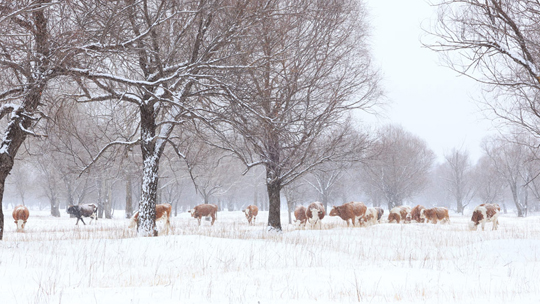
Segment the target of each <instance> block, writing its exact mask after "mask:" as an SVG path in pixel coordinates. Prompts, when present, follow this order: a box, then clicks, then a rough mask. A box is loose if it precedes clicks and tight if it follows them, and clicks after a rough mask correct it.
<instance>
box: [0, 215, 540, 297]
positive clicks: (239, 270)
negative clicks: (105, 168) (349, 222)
mask: <svg viewBox="0 0 540 304" xmlns="http://www.w3.org/2000/svg"><path fill="white" fill-rule="evenodd" d="M266 216H267V215H266V214H265V213H264V212H263V213H262V214H260V215H259V218H258V223H257V224H256V225H255V226H249V225H247V221H246V220H245V218H244V217H243V215H242V214H241V213H240V212H220V214H219V218H218V221H217V222H216V224H215V225H214V226H210V224H209V222H203V225H202V226H200V227H199V226H198V225H197V222H196V220H193V219H191V218H189V217H188V214H182V215H181V216H179V217H176V218H173V219H172V220H171V221H172V227H173V231H172V233H171V234H170V235H164V236H161V237H158V238H136V237H135V231H134V230H130V229H128V228H127V220H126V219H113V220H99V221H97V223H96V225H94V224H92V225H86V226H84V225H79V226H78V227H76V226H75V225H74V222H75V220H74V219H69V218H67V217H66V218H60V219H57V218H52V217H47V216H44V217H34V218H31V221H29V222H28V226H27V231H26V232H24V233H15V232H14V230H15V225H13V227H6V233H5V238H4V242H1V243H0V262H1V263H0V278H4V279H0V286H2V288H0V298H2V299H6V301H8V302H4V301H2V303H11V302H9V301H11V300H18V301H19V303H60V302H65V303H71V302H72V301H74V300H77V302H78V303H132V302H133V303H146V302H147V301H156V300H159V301H160V302H164V303H178V301H181V302H187V303H201V302H202V303H207V302H208V303H209V302H212V303H257V301H261V303H283V302H290V303H311V302H313V301H319V302H321V301H322V302H335V303H342V302H374V303H380V302H399V303H418V302H427V301H436V302H438V303H472V302H474V303H482V302H486V303H487V302H490V303H493V302H496V303H510V302H516V301H519V302H520V303H528V302H527V301H529V300H531V299H536V298H538V297H539V296H540V284H539V283H537V281H536V280H533V279H534V278H536V273H538V270H540V241H539V240H540V217H530V218H527V219H517V218H514V217H509V216H506V217H502V219H501V225H500V226H499V230H497V231H491V230H490V229H491V225H490V224H489V225H487V230H486V231H476V232H471V231H468V230H467V227H466V222H467V218H466V217H452V222H451V223H450V224H447V225H432V224H409V225H400V224H387V223H385V224H379V225H373V226H369V227H362V228H360V227H354V228H352V227H351V228H347V227H346V224H345V223H344V222H343V221H341V220H339V219H337V218H330V217H328V218H325V219H324V220H323V228H322V229H320V230H319V229H316V230H311V229H296V228H295V227H294V226H289V225H284V231H283V233H271V232H266V227H265V224H264V223H263V222H262V220H263V219H265V218H266ZM285 218H286V217H284V218H283V219H285ZM6 222H7V223H9V222H8V221H6ZM284 222H285V221H284ZM159 225H161V224H159ZM21 291H24V296H23V297H22V298H20V297H16V296H15V295H18V294H20V292H21ZM13 303H15V302H13ZM531 303H532V302H531Z"/></svg>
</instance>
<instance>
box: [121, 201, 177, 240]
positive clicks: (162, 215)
mask: <svg viewBox="0 0 540 304" xmlns="http://www.w3.org/2000/svg"><path fill="white" fill-rule="evenodd" d="M171 211H172V206H171V204H157V205H156V221H159V220H162V221H165V227H164V232H165V233H167V234H169V232H170V229H171V220H170V217H171ZM138 219H139V211H137V212H135V214H133V216H132V217H131V219H130V220H129V226H128V227H129V228H133V227H135V226H136V225H137V221H138Z"/></svg>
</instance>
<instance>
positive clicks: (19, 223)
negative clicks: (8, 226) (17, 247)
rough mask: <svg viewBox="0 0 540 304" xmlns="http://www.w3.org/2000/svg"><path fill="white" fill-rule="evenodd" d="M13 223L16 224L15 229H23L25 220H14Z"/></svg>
mask: <svg viewBox="0 0 540 304" xmlns="http://www.w3.org/2000/svg"><path fill="white" fill-rule="evenodd" d="M15 224H16V225H17V231H20V230H23V229H24V226H25V225H26V221H24V220H16V221H15Z"/></svg>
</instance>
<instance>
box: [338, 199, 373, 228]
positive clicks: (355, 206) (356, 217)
mask: <svg viewBox="0 0 540 304" xmlns="http://www.w3.org/2000/svg"><path fill="white" fill-rule="evenodd" d="M366 210H367V207H366V205H364V203H360V202H349V203H346V204H343V205H341V206H333V207H332V210H330V213H329V215H330V216H339V217H340V218H341V219H342V220H344V221H346V222H347V227H348V226H349V220H351V221H352V224H353V226H354V225H355V223H356V222H357V221H358V224H361V222H360V220H361V219H362V217H363V216H364V215H365V214H366Z"/></svg>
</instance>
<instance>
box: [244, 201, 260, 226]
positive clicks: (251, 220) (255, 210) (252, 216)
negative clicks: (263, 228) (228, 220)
mask: <svg viewBox="0 0 540 304" xmlns="http://www.w3.org/2000/svg"><path fill="white" fill-rule="evenodd" d="M242 212H244V214H245V215H246V219H247V220H248V224H249V225H251V224H253V225H255V220H256V219H257V214H259V207H257V206H255V205H249V206H247V208H246V209H244V210H242Z"/></svg>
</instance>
